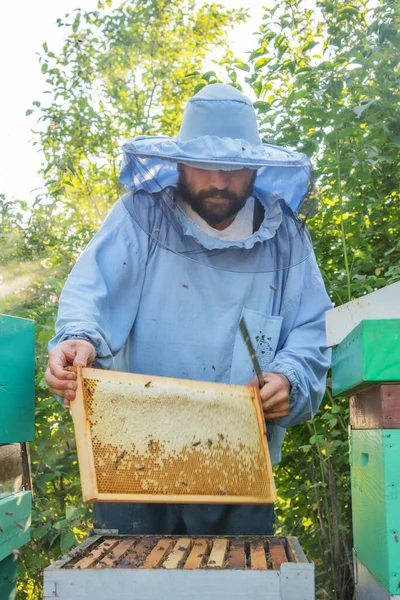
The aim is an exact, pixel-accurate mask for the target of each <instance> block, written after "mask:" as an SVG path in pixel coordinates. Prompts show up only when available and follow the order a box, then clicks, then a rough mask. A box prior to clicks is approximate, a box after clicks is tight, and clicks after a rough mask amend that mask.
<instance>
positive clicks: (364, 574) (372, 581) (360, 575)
mask: <svg viewBox="0 0 400 600" xmlns="http://www.w3.org/2000/svg"><path fill="white" fill-rule="evenodd" d="M354 571H355V580H356V600H400V587H399V593H398V594H394V595H393V594H390V593H389V592H388V591H387V590H386V589H385V588H384V587H383V586H382V585H381V584H380V583H379V581H378V580H377V579H376V577H374V576H373V575H372V573H371V571H370V570H369V569H367V567H366V566H365V565H363V563H362V562H361V561H360V560H358V559H357V558H356V559H355V565H354Z"/></svg>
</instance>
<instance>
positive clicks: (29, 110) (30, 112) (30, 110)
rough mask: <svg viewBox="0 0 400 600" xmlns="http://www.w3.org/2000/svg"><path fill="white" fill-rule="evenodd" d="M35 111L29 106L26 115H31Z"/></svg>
mask: <svg viewBox="0 0 400 600" xmlns="http://www.w3.org/2000/svg"><path fill="white" fill-rule="evenodd" d="M32 113H33V110H32V109H31V108H29V109H28V110H27V111H25V116H26V117H29V115H31V114H32Z"/></svg>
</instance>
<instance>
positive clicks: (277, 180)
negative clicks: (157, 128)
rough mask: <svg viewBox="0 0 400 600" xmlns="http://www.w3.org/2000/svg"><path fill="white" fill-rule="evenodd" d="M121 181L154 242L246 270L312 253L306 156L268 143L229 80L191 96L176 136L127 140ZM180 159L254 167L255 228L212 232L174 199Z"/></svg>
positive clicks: (285, 265)
mask: <svg viewBox="0 0 400 600" xmlns="http://www.w3.org/2000/svg"><path fill="white" fill-rule="evenodd" d="M123 152H124V158H123V165H122V170H121V182H122V183H123V184H124V185H125V187H126V188H127V189H128V190H130V191H131V192H132V203H131V206H130V212H131V215H132V216H133V218H134V219H135V221H136V222H137V223H138V225H139V226H140V227H141V229H142V230H143V231H145V232H146V233H147V235H148V236H149V237H150V238H151V242H152V243H154V244H156V245H157V246H159V247H160V248H163V249H164V250H165V251H169V252H174V253H176V254H179V255H181V256H182V257H185V258H186V259H189V260H191V261H194V262H196V263H199V264H203V265H204V266H207V267H212V268H216V269H222V270H226V271H234V272H245V273H266V272H273V271H277V270H281V269H289V268H290V267H293V266H295V265H297V264H300V263H301V262H303V261H304V260H306V259H307V258H308V256H310V254H311V253H312V243H311V240H310V236H309V234H308V231H307V228H306V227H305V224H304V220H302V219H300V218H299V216H298V210H299V208H300V206H301V205H302V203H303V201H304V199H305V198H306V197H307V196H308V194H309V191H310V186H311V180H312V167H311V163H310V161H309V159H308V158H307V157H306V156H305V155H304V154H300V153H297V152H291V151H288V150H285V149H283V148H280V147H278V146H272V145H268V144H263V143H262V142H261V140H260V136H259V133H258V128H257V120H256V115H255V112H254V108H253V105H252V103H251V101H250V100H249V99H248V98H247V97H246V96H244V95H243V94H242V93H241V92H240V91H238V90H237V89H235V88H233V87H232V86H229V85H223V84H212V85H208V86H206V87H205V88H203V89H202V90H201V91H200V92H199V93H197V94H196V95H195V96H193V97H192V98H191V99H190V100H189V102H188V104H187V106H186V109H185V112H184V115H183V119H182V124H181V128H180V131H179V134H178V136H177V137H176V138H168V137H162V136H140V137H137V138H134V139H131V140H128V141H127V142H125V143H124V145H123ZM179 163H182V164H185V165H189V166H192V167H197V168H199V169H205V170H209V171H212V170H223V171H233V170H239V169H243V168H244V167H247V168H250V169H254V170H255V171H257V175H256V179H255V182H254V187H253V193H252V195H253V196H254V198H256V201H255V203H254V206H255V211H254V226H253V233H252V235H250V236H249V237H247V238H245V239H241V240H237V241H227V240H223V239H220V238H218V237H211V236H210V235H207V233H205V232H204V231H203V230H202V229H201V228H200V227H199V226H198V225H197V224H196V223H195V222H194V221H192V220H191V219H190V218H189V217H188V216H187V214H186V213H185V212H184V211H183V210H182V208H181V206H180V205H179V203H177V202H176V187H177V183H178V179H179V174H178V170H177V165H178V164H179Z"/></svg>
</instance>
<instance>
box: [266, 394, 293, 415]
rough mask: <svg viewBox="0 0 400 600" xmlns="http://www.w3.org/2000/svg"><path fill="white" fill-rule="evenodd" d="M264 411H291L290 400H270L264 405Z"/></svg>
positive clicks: (274, 398)
mask: <svg viewBox="0 0 400 600" xmlns="http://www.w3.org/2000/svg"><path fill="white" fill-rule="evenodd" d="M262 407H263V410H272V411H276V410H279V411H282V410H289V408H290V403H289V399H288V398H283V399H282V398H276V397H275V396H274V397H273V398H270V399H268V400H267V401H266V402H263V403H262Z"/></svg>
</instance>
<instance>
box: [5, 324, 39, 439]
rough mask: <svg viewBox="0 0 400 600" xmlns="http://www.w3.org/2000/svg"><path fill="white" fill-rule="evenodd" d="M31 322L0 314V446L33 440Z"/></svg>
mask: <svg viewBox="0 0 400 600" xmlns="http://www.w3.org/2000/svg"><path fill="white" fill-rule="evenodd" d="M34 371H35V359H34V323H33V321H30V320H28V319H19V318H16V317H10V316H7V315H0V444H8V443H12V442H28V441H31V440H33V437H34Z"/></svg>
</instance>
